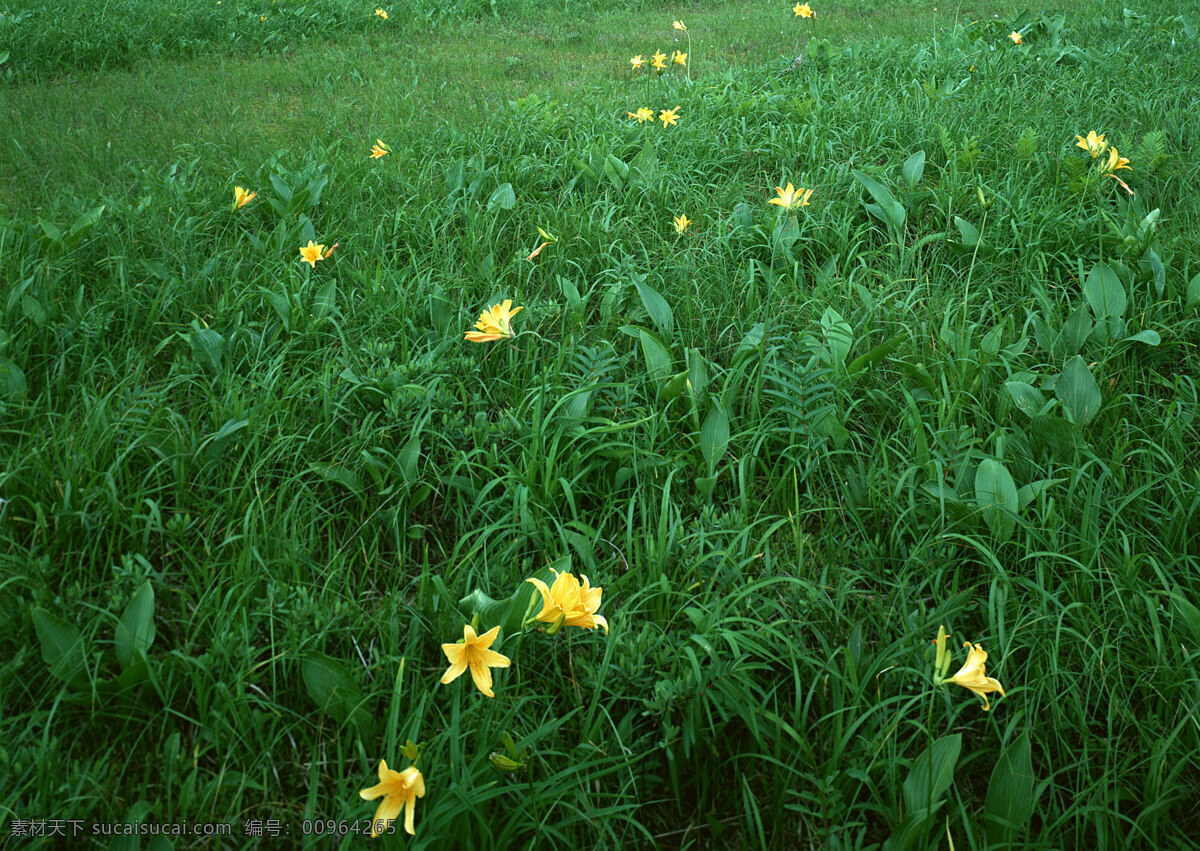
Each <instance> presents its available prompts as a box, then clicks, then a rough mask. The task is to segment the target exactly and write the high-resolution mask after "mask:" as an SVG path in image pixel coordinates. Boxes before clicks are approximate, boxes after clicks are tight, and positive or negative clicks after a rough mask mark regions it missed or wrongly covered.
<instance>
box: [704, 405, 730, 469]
mask: <svg viewBox="0 0 1200 851" xmlns="http://www.w3.org/2000/svg"><path fill="white" fill-rule="evenodd" d="M728 445H729V415H728V414H726V413H725V409H724V408H722V407H721V404H720V402H715V401H714V402H713V407H712V410H711V411H709V412H708V416H707V417H705V418H704V425H703V426H701V427H700V453H701V454H702V455H703V456H704V464H705V466H706V467H707V468H708V473H709V475H712V473H713V471H714V470H716V468H717V462H718V461H720V460H721V458H722V457H723V456H724V455H725V447H727V446H728Z"/></svg>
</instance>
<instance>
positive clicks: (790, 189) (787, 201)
mask: <svg viewBox="0 0 1200 851" xmlns="http://www.w3.org/2000/svg"><path fill="white" fill-rule="evenodd" d="M775 191H776V192H778V193H779V197H778V198H772V199H771V200H770V201H768V202H767V203H768V204H778V205H779V206H780V207H783V209H785V210H794V209H796V208H797V207H808V206H811V205H810V204H809V203H808V199H809V198H811V197H812V194H813V191H812V190H811V189H805V188H804V187H803V186H801V187H800V188H799V189H796V188H795V187H794V186H792V184H791V183H790V182H789V183H788V185H787V189H783V188H782V187H779V186H776V187H775Z"/></svg>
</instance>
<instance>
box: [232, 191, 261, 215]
mask: <svg viewBox="0 0 1200 851" xmlns="http://www.w3.org/2000/svg"><path fill="white" fill-rule="evenodd" d="M257 197H258V193H257V192H247V191H246V190H245V189H243V188H242V187H240V186H235V187H233V209H235V210H240V209H242V207H245V206H246V205H247V204H249V203H250V202H251V201H253V200H254V199H255V198H257Z"/></svg>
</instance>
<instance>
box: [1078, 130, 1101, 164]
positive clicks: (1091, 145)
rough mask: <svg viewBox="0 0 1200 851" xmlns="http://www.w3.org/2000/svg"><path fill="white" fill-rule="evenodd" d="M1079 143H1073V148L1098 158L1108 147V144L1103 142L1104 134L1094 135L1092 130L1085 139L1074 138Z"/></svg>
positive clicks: (1080, 137) (1094, 132)
mask: <svg viewBox="0 0 1200 851" xmlns="http://www.w3.org/2000/svg"><path fill="white" fill-rule="evenodd" d="M1075 138H1076V139H1078V140H1079V141H1078V142H1076V143H1075V147H1077V148H1083V149H1084V150H1085V151H1087V152H1088V153H1089V154H1091V155H1092V156H1093V157H1098V156H1100V154H1102V153H1104V149H1105V148H1107V147H1108V143H1107V142H1105V141H1104V134H1103V133H1101V134H1100V135H1096V131H1095V130H1092V131H1090V132H1089V133H1088V134H1087V138H1086V139H1085V138H1083V137H1082V136H1076V137H1075Z"/></svg>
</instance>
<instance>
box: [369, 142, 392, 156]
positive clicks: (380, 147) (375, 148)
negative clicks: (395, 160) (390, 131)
mask: <svg viewBox="0 0 1200 851" xmlns="http://www.w3.org/2000/svg"><path fill="white" fill-rule="evenodd" d="M391 152H392V149H391V148H389V147H388V146H387V145H385V144H384V143H383V140H382V139H376V140H375V144H374V145H372V146H371V159H373V160H377V159H379V158H380V157H386V156H387V155H388V154H390V153H391Z"/></svg>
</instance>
